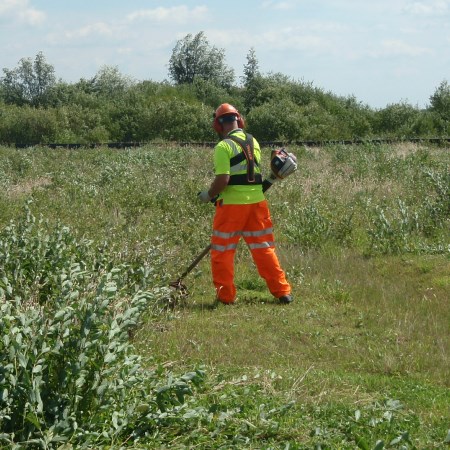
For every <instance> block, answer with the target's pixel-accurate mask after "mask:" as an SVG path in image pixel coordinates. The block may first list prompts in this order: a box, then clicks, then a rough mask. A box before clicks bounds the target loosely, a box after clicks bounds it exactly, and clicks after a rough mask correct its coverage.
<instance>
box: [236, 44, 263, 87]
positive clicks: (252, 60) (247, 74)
mask: <svg viewBox="0 0 450 450" xmlns="http://www.w3.org/2000/svg"><path fill="white" fill-rule="evenodd" d="M260 75H261V73H260V72H259V62H258V60H257V59H256V53H255V49H254V48H253V47H252V48H251V49H250V50H249V51H248V53H247V64H246V65H245V66H244V76H243V77H241V78H242V80H243V82H244V86H245V87H248V86H249V84H251V83H252V81H253V80H254V79H255V77H257V76H260Z"/></svg>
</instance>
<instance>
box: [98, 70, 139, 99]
mask: <svg viewBox="0 0 450 450" xmlns="http://www.w3.org/2000/svg"><path fill="white" fill-rule="evenodd" d="M91 82H92V87H93V91H94V92H95V93H97V94H100V95H106V96H108V97H110V98H111V97H116V96H119V95H120V94H123V93H124V92H125V91H126V90H127V89H128V88H129V87H130V86H132V85H133V80H132V79H131V78H130V77H128V76H124V75H122V74H121V73H120V71H119V68H118V67H117V66H107V65H106V66H102V67H101V68H100V69H99V71H98V72H97V74H96V75H95V77H94V78H93V79H92V80H91Z"/></svg>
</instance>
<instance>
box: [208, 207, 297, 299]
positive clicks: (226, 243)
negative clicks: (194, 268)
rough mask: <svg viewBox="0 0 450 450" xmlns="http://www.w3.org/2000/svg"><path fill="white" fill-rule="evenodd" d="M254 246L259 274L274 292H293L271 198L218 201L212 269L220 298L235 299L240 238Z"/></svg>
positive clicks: (212, 250)
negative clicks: (278, 252) (280, 256)
mask: <svg viewBox="0 0 450 450" xmlns="http://www.w3.org/2000/svg"><path fill="white" fill-rule="evenodd" d="M241 237H242V238H244V240H245V242H246V243H247V245H248V247H249V248H250V251H251V255H252V257H253V261H254V262H255V264H256V267H257V269H258V273H259V275H260V276H261V277H262V278H263V279H264V280H265V281H266V284H267V287H268V288H269V291H270V292H271V293H272V295H273V296H274V297H276V298H280V297H282V296H283V295H288V294H290V293H291V286H290V285H289V283H288V282H287V281H286V276H285V273H284V271H283V270H282V269H281V266H280V263H279V261H278V257H277V255H276V253H275V242H274V235H273V225H272V219H271V217H270V212H269V207H268V205H267V201H266V200H264V201H262V202H259V203H252V204H249V205H220V204H219V205H218V206H216V212H215V215H214V221H213V234H212V238H211V269H212V277H213V283H214V286H215V288H216V296H217V299H218V300H219V301H221V302H223V303H233V302H234V299H235V297H236V286H235V284H234V256H235V253H236V248H237V245H238V242H239V240H240V238H241Z"/></svg>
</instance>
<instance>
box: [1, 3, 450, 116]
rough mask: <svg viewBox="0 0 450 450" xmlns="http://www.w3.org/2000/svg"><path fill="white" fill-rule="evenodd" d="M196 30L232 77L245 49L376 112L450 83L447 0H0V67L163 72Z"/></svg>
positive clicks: (275, 69)
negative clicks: (25, 61)
mask: <svg viewBox="0 0 450 450" xmlns="http://www.w3.org/2000/svg"><path fill="white" fill-rule="evenodd" d="M200 31H203V32H204V34H205V36H206V38H207V40H208V42H209V44H210V46H214V47H216V48H219V49H223V50H224V52H225V63H226V64H227V66H229V67H232V68H233V69H234V71H235V76H236V81H235V83H236V84H240V82H241V77H242V76H243V68H244V66H245V64H246V63H247V55H248V54H249V51H250V49H253V50H254V52H255V55H256V59H257V61H258V63H259V70H260V72H261V73H262V74H263V75H268V74H270V73H281V74H284V75H286V76H288V77H290V78H291V79H292V80H294V81H299V82H305V83H309V84H312V85H313V86H315V87H317V88H320V89H322V90H324V91H325V92H331V93H333V94H335V95H339V96H343V97H350V96H352V97H355V98H356V100H358V101H359V102H361V103H362V104H365V105H368V106H370V107H372V108H376V109H378V108H384V107H386V106H388V105H390V104H394V103H401V102H406V103H408V104H410V105H413V106H417V107H420V108H424V107H427V106H428V105H429V103H430V101H429V100H430V96H431V95H433V93H434V92H435V91H436V89H437V88H438V86H439V85H440V84H441V83H442V82H443V81H448V82H450V0H418V1H416V0H284V1H278V0H259V1H254V0H241V1H234V2H232V1H214V0H179V1H176V0H166V1H152V0H128V1H123V0H120V1H118V0H0V69H3V68H7V69H14V68H16V67H17V66H18V64H19V61H20V60H21V59H22V58H31V59H33V60H34V58H35V57H36V55H37V54H38V53H39V52H42V53H43V54H44V56H45V58H46V60H47V62H48V63H50V64H51V65H52V66H53V67H54V68H55V74H56V76H57V78H59V79H62V80H63V81H66V82H77V81H78V80H80V79H81V78H92V77H94V76H95V74H96V73H97V71H98V70H99V69H100V68H101V67H102V66H113V67H117V68H118V69H119V71H120V73H121V74H123V75H126V76H129V77H131V78H133V79H134V80H136V81H143V80H153V81H164V80H168V79H169V74H168V62H169V59H170V56H171V55H172V51H173V48H174V47H175V45H176V43H177V41H178V40H180V39H183V38H184V37H186V36H187V35H188V34H191V35H195V34H197V33H199V32H200ZM2 75H3V71H1V72H0V76H2Z"/></svg>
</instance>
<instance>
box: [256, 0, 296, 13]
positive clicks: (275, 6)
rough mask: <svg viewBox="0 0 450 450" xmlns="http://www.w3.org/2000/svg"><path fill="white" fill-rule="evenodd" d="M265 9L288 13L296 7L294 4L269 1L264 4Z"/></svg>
mask: <svg viewBox="0 0 450 450" xmlns="http://www.w3.org/2000/svg"><path fill="white" fill-rule="evenodd" d="M262 7H263V8H264V9H278V10H281V11H287V10H288V9H292V8H294V7H295V4H294V3H293V2H279V1H274V0H267V1H265V2H263V3H262Z"/></svg>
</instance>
